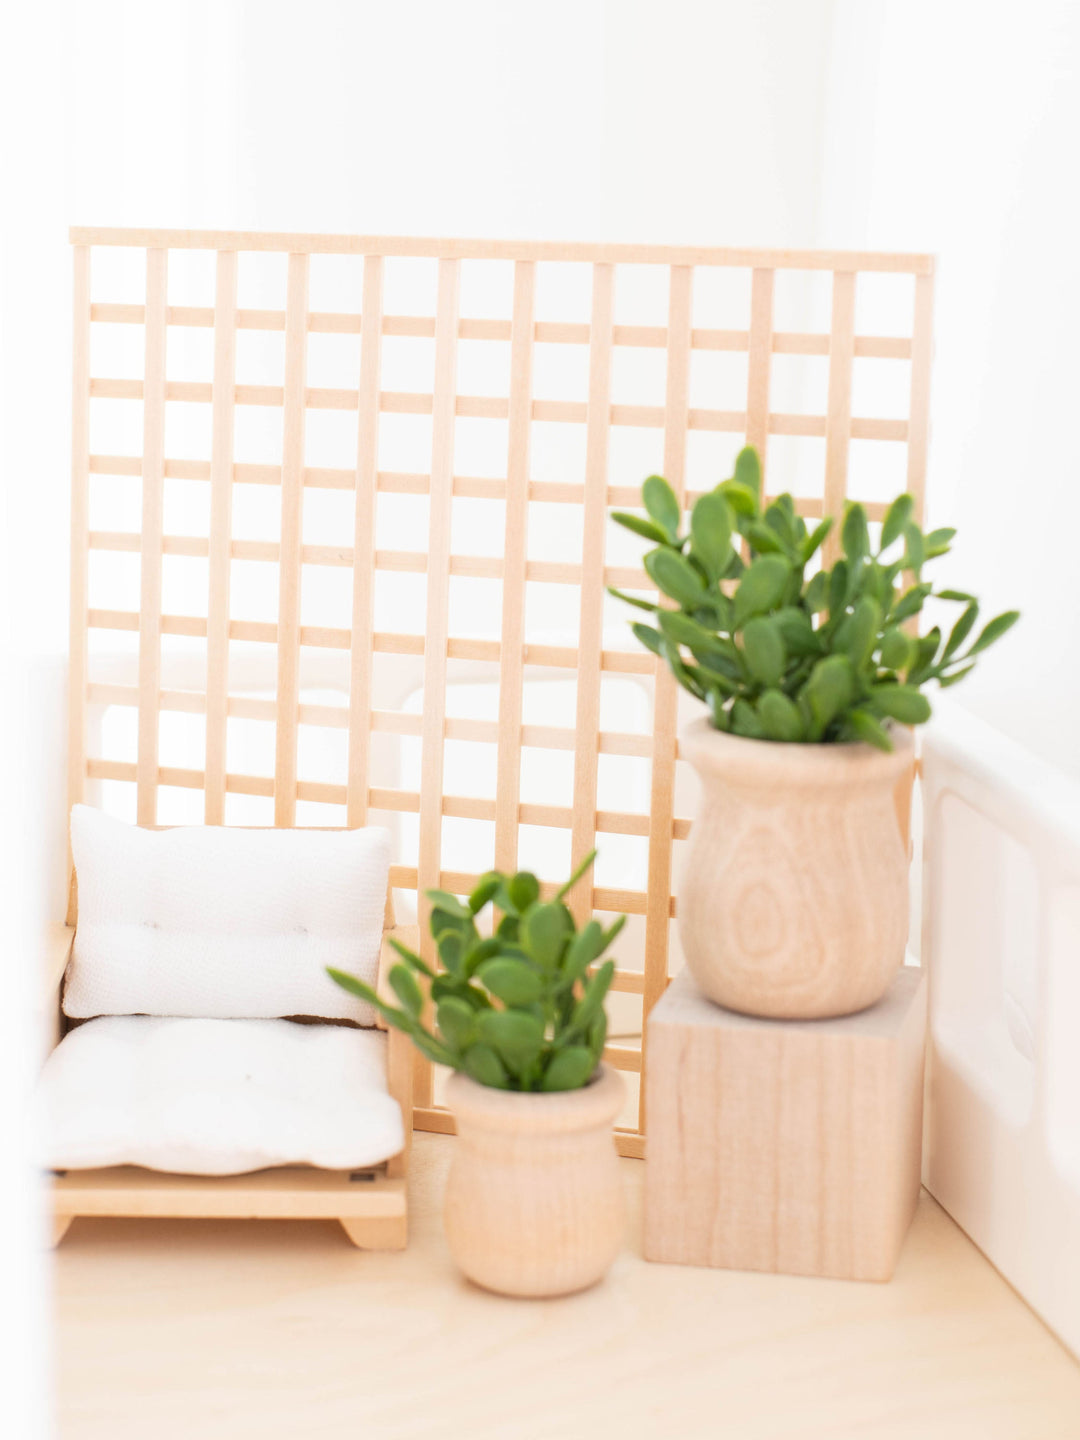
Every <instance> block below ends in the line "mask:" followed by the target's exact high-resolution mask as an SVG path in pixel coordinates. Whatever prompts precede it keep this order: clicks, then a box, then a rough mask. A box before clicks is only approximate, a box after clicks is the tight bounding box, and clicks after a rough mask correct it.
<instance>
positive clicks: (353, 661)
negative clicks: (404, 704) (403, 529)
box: [346, 255, 383, 828]
mask: <svg viewBox="0 0 1080 1440" xmlns="http://www.w3.org/2000/svg"><path fill="white" fill-rule="evenodd" d="M382 287H383V262H382V256H381V255H365V256H364V293H363V297H362V300H361V306H362V309H361V322H360V324H361V328H360V397H359V417H358V427H359V428H358V431H357V445H356V511H355V519H354V525H353V593H352V634H351V642H350V651H349V772H348V781H347V786H348V788H347V791H346V824H347V825H349V826H350V827H351V828H352V827H356V826H360V825H363V824H364V823H365V821H366V820H367V809H368V790H369V788H370V759H371V675H372V661H371V655H372V645H373V631H374V627H373V610H374V604H375V509H376V505H377V503H378V502H377V496H376V491H377V489H378V469H379V372H380V368H381V364H382V303H383V302H382V293H383V291H382Z"/></svg>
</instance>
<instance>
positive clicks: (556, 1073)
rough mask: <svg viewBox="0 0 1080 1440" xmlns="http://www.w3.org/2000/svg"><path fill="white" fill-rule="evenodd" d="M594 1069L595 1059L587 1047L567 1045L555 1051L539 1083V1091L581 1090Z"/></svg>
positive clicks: (590, 1077)
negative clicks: (563, 1048)
mask: <svg viewBox="0 0 1080 1440" xmlns="http://www.w3.org/2000/svg"><path fill="white" fill-rule="evenodd" d="M595 1069H596V1057H595V1056H594V1054H593V1052H592V1050H591V1049H590V1048H589V1047H588V1046H587V1045H567V1047H566V1048H565V1050H557V1051H556V1052H555V1054H554V1055H553V1056H552V1057H551V1060H550V1061H549V1062H548V1067H547V1069H546V1070H545V1071H544V1076H543V1079H542V1080H541V1081H540V1089H541V1090H546V1091H549V1092H553V1091H558V1090H581V1089H582V1088H583V1087H584V1086H585V1085H587V1084H588V1083H589V1081H590V1080H591V1079H592V1074H593V1071H594V1070H595Z"/></svg>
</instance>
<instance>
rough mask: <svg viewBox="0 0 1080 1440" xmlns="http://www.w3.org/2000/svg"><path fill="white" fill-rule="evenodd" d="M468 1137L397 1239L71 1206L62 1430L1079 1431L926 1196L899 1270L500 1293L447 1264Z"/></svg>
mask: <svg viewBox="0 0 1080 1440" xmlns="http://www.w3.org/2000/svg"><path fill="white" fill-rule="evenodd" d="M453 1145H454V1142H453V1141H452V1140H449V1139H446V1138H444V1137H442V1136H437V1135H420V1136H418V1137H417V1142H416V1152H415V1156H414V1162H413V1167H412V1178H411V1181H410V1186H411V1190H412V1207H411V1210H412V1222H413V1223H412V1233H411V1237H410V1244H409V1248H408V1250H407V1251H405V1252H404V1254H397V1255H395V1254H374V1253H362V1252H359V1251H357V1250H354V1249H353V1248H352V1247H351V1246H350V1245H349V1244H348V1241H347V1240H346V1238H345V1236H344V1235H343V1234H342V1232H341V1229H340V1227H339V1226H337V1225H335V1224H328V1223H325V1222H303V1221H293V1222H290V1223H288V1224H285V1223H281V1222H275V1221H261V1222H256V1223H239V1222H230V1221H189V1222H185V1223H182V1224H181V1223H179V1222H176V1221H164V1220H144V1221H138V1222H136V1221H128V1220H78V1221H76V1222H75V1223H74V1225H73V1226H72V1228H71V1231H70V1233H69V1234H68V1237H67V1239H66V1240H65V1242H64V1245H63V1246H62V1247H61V1248H60V1250H59V1251H58V1252H57V1254H56V1257H55V1260H54V1266H55V1287H56V1323H57V1331H56V1334H57V1347H56V1348H57V1411H58V1432H59V1436H60V1440H145V1437H146V1436H147V1434H148V1433H150V1432H151V1431H152V1433H153V1436H154V1440H190V1437H191V1436H192V1435H198V1436H200V1437H202V1440H296V1437H298V1436H312V1437H315V1436H317V1437H318V1440H354V1437H355V1436H357V1435H359V1434H361V1433H365V1434H368V1435H372V1436H374V1435H377V1436H378V1437H379V1440H428V1437H430V1440H436V1437H438V1440H449V1437H455V1436H457V1435H464V1434H468V1435H469V1436H471V1437H473V1440H554V1437H558V1440H596V1437H599V1436H607V1435H618V1436H619V1437H620V1440H657V1437H660V1436H664V1437H666V1436H673V1437H682V1440H715V1437H718V1436H730V1437H737V1440H793V1437H798V1440H912V1437H915V1436H917V1437H918V1440H1075V1437H1076V1436H1077V1433H1078V1430H1080V1426H1078V1419H1077V1417H1078V1416H1080V1367H1077V1366H1076V1365H1075V1364H1074V1362H1073V1361H1072V1360H1070V1358H1069V1357H1068V1356H1067V1355H1066V1353H1065V1351H1064V1350H1063V1349H1062V1348H1061V1346H1060V1345H1059V1344H1058V1342H1057V1341H1056V1340H1055V1339H1054V1338H1053V1336H1052V1335H1051V1334H1050V1333H1049V1332H1048V1331H1047V1330H1046V1329H1045V1328H1044V1327H1043V1326H1042V1324H1041V1323H1040V1322H1039V1321H1038V1320H1037V1319H1036V1318H1035V1316H1034V1315H1033V1314H1032V1313H1031V1311H1029V1310H1028V1309H1027V1307H1026V1306H1025V1305H1024V1304H1023V1302H1022V1301H1021V1300H1019V1299H1018V1297H1017V1296H1016V1295H1015V1294H1014V1293H1013V1291H1012V1290H1010V1289H1009V1287H1008V1286H1007V1285H1006V1284H1005V1282H1004V1281H1003V1280H1002V1279H1001V1278H1000V1276H998V1275H997V1273H996V1272H995V1271H994V1270H993V1269H992V1268H991V1267H990V1266H989V1265H988V1264H987V1262H986V1261H985V1260H984V1259H983V1258H982V1256H981V1255H980V1254H979V1252H978V1251H977V1250H976V1249H975V1247H974V1246H973V1245H972V1244H971V1243H970V1242H969V1241H968V1240H967V1239H966V1238H965V1236H964V1235H963V1234H962V1233H961V1231H960V1230H958V1229H957V1227H956V1226H955V1225H954V1224H953V1223H952V1221H951V1220H950V1219H949V1218H948V1216H947V1215H945V1213H944V1212H943V1211H942V1210H940V1209H939V1208H938V1206H937V1205H936V1204H935V1203H934V1202H933V1201H932V1200H931V1199H930V1198H929V1196H927V1195H925V1194H924V1195H923V1196H922V1197H921V1199H920V1203H919V1208H918V1211H917V1213H916V1216H915V1221H914V1224H913V1226H912V1229H911V1232H910V1234H909V1236H908V1240H907V1243H906V1244H905V1247H904V1250H903V1253H902V1254H901V1257H900V1263H899V1265H898V1267H897V1270H896V1274H895V1276H894V1278H893V1280H892V1281H891V1283H890V1284H888V1285H881V1286H878V1285H858V1284H852V1283H849V1282H844V1281H838V1280H808V1279H793V1278H789V1277H785V1276H779V1275H761V1274H748V1273H739V1272H736V1271H723V1270H705V1269H701V1270H698V1269H690V1268H687V1267H685V1266H675V1265H671V1266H668V1265H650V1264H646V1263H644V1262H643V1261H642V1259H641V1248H640V1225H639V1220H638V1218H637V1215H638V1209H639V1200H640V1191H641V1184H642V1179H643V1167H642V1166H640V1165H638V1164H635V1163H634V1162H632V1161H628V1160H626V1161H622V1162H621V1170H622V1175H623V1179H624V1182H625V1185H626V1193H627V1198H628V1200H629V1202H630V1208H631V1215H632V1222H631V1226H630V1230H629V1233H628V1238H627V1243H626V1246H625V1248H624V1250H623V1252H622V1253H621V1254H620V1255H619V1256H618V1258H617V1259H616V1261H615V1265H614V1267H613V1269H612V1271H611V1272H610V1274H609V1276H608V1278H607V1279H606V1280H605V1281H604V1282H603V1283H602V1284H601V1285H599V1286H598V1287H596V1288H595V1289H593V1290H590V1291H587V1292H586V1293H585V1294H582V1295H578V1296H572V1297H569V1298H567V1299H563V1300H548V1301H539V1302H537V1301H524V1300H522V1301H517V1300H506V1299H500V1298H499V1297H497V1296H493V1295H489V1294H487V1293H485V1292H484V1291H482V1290H479V1289H476V1288H474V1287H473V1286H471V1285H469V1284H468V1283H467V1282H466V1281H465V1280H463V1279H462V1278H461V1277H460V1276H459V1274H458V1273H457V1271H456V1269H455V1268H454V1266H453V1264H452V1262H451V1259H450V1256H449V1253H448V1250H447V1247H446V1242H445V1240H444V1238H443V1234H442V1221H441V1206H442V1194H443V1184H444V1177H445V1173H446V1169H447V1166H448V1163H449V1160H450V1157H451V1154H452V1150H453Z"/></svg>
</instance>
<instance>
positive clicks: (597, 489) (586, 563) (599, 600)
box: [568, 265, 615, 926]
mask: <svg viewBox="0 0 1080 1440" xmlns="http://www.w3.org/2000/svg"><path fill="white" fill-rule="evenodd" d="M614 297H615V267H614V266H613V265H594V266H593V293H592V315H591V319H590V322H589V398H588V405H587V408H586V420H585V515H584V521H583V525H582V554H581V612H580V618H579V621H578V625H579V632H578V669H577V713H576V719H575V744H574V803H573V817H574V818H573V824H572V827H571V835H570V865H571V869H573V868H575V867H576V866H577V865H578V864H580V862H581V861H582V860H583V859H584V858H585V856H586V855H587V854H588V853H589V851H590V850H591V849H592V848H593V845H594V844H595V842H596V783H597V774H598V768H599V758H600V756H599V748H600V747H599V740H598V736H599V734H600V651H601V648H602V642H603V621H604V530H605V527H606V524H607V481H608V473H607V472H608V440H609V437H610V434H611V426H610V416H611V345H612V331H613V328H614ZM594 889H595V886H594V884H593V876H592V874H591V873H590V874H588V875H586V876H584V878H583V879H581V880H579V881H578V883H577V885H575V886H574V889H573V891H572V892H571V894H570V896H569V897H568V899H569V904H570V909H571V911H572V912H573V915H574V918H575V920H576V921H577V923H578V925H579V926H580V925H582V924H584V923H585V921H587V920H588V919H589V917H590V916H591V915H592V906H593V890H594Z"/></svg>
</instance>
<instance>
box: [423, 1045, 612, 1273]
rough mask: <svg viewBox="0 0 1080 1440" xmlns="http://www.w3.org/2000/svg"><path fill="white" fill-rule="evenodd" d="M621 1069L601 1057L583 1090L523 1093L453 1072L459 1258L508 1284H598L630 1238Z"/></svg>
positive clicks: (451, 1218) (451, 1194)
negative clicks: (622, 1163)
mask: <svg viewBox="0 0 1080 1440" xmlns="http://www.w3.org/2000/svg"><path fill="white" fill-rule="evenodd" d="M623 1094H624V1086H623V1082H622V1078H621V1076H619V1075H618V1074H617V1073H616V1072H615V1071H614V1070H611V1069H609V1068H608V1066H606V1065H604V1066H601V1068H600V1072H599V1074H598V1076H597V1078H596V1079H595V1080H594V1081H592V1083H591V1084H589V1085H586V1086H585V1088H584V1089H582V1090H567V1091H563V1092H560V1093H558V1094H553V1095H526V1094H521V1093H519V1092H515V1091H512V1090H492V1089H490V1088H489V1087H487V1086H485V1085H477V1084H476V1083H475V1082H474V1081H472V1080H470V1079H468V1077H467V1076H464V1075H453V1076H451V1078H450V1081H449V1084H448V1085H447V1090H446V1102H447V1104H448V1106H449V1107H450V1109H451V1110H452V1111H453V1113H454V1118H455V1120H456V1121H457V1134H458V1139H457V1143H456V1145H455V1146H454V1158H453V1161H452V1162H451V1166H450V1175H449V1179H448V1181H447V1186H446V1205H445V1211H444V1216H445V1223H446V1238H447V1240H448V1241H449V1242H450V1250H451V1253H452V1254H453V1256H454V1259H455V1260H456V1261H457V1263H458V1265H460V1267H461V1269H462V1270H463V1271H464V1272H465V1274H466V1275H467V1276H468V1277H469V1279H470V1280H473V1281H475V1283H476V1284H477V1285H482V1286H484V1288H485V1289H487V1290H496V1291H498V1292H500V1293H501V1294H503V1295H524V1296H534V1297H535V1296H544V1295H568V1294H570V1293H571V1292H572V1291H575V1290H584V1289H585V1288H586V1287H587V1286H589V1285H595V1284H596V1282H597V1281H598V1280H600V1279H602V1278H603V1276H604V1275H605V1274H606V1273H607V1270H608V1268H609V1267H610V1265H611V1262H612V1261H613V1260H614V1258H615V1256H616V1254H617V1253H618V1251H619V1247H620V1245H621V1244H622V1238H623V1227H624V1209H623V1191H622V1177H621V1176H620V1174H619V1164H618V1158H617V1156H616V1153H615V1141H614V1136H613V1134H612V1126H613V1125H614V1122H615V1117H616V1115H617V1114H618V1113H619V1109H620V1107H621V1105H622V1102H623Z"/></svg>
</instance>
